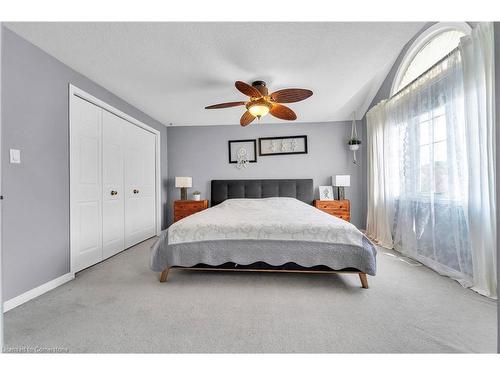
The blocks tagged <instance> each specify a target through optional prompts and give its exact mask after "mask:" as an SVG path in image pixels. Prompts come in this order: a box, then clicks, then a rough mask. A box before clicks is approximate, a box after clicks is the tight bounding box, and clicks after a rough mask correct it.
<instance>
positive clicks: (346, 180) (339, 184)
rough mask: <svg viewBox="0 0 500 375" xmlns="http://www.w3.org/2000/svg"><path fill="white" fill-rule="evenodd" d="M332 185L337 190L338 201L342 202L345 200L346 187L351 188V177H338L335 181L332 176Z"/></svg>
mask: <svg viewBox="0 0 500 375" xmlns="http://www.w3.org/2000/svg"><path fill="white" fill-rule="evenodd" d="M332 185H334V186H335V187H336V188H337V191H338V199H339V200H340V201H341V200H343V199H345V194H344V186H351V176H350V175H348V174H345V175H344V174H341V175H336V176H335V179H334V178H333V176H332Z"/></svg>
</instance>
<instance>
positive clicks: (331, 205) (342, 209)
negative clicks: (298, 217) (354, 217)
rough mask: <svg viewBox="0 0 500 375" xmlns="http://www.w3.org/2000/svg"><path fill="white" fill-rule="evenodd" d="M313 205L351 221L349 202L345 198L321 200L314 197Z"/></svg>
mask: <svg viewBox="0 0 500 375" xmlns="http://www.w3.org/2000/svg"><path fill="white" fill-rule="evenodd" d="M314 207H316V208H318V209H320V210H321V211H324V212H326V213H328V214H330V215H333V216H337V217H340V218H341V219H344V220H345V221H351V203H350V202H349V201H348V200H347V199H344V200H341V201H322V200H318V199H316V200H315V201H314Z"/></svg>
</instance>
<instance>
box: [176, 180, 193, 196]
mask: <svg viewBox="0 0 500 375" xmlns="http://www.w3.org/2000/svg"><path fill="white" fill-rule="evenodd" d="M192 186H193V178H192V177H176V178H175V187H176V188H180V189H181V200H183V201H187V188H190V187H192Z"/></svg>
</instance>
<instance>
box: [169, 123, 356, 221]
mask: <svg viewBox="0 0 500 375" xmlns="http://www.w3.org/2000/svg"><path fill="white" fill-rule="evenodd" d="M359 130H360V131H361V133H360V135H361V137H362V139H366V136H365V134H364V132H363V130H362V129H359ZM350 132H351V123H350V122H349V121H345V122H333V123H320V124H309V123H307V124H304V123H302V124H295V123H283V124H266V125H264V124H263V125H259V124H252V125H250V126H248V127H245V128H242V127H241V126H239V125H234V126H227V125H224V126H195V127H169V128H168V191H169V193H168V197H169V200H168V218H169V223H172V218H173V213H172V205H173V200H175V199H179V198H180V192H179V191H178V189H175V187H174V177H175V176H192V177H193V188H192V189H190V190H189V193H191V192H193V191H194V190H199V191H201V193H202V198H207V199H210V180H213V179H249V178H313V179H314V187H315V196H316V197H318V186H320V185H331V176H332V175H335V174H350V175H351V187H349V188H346V197H347V198H348V199H350V200H351V203H352V208H351V217H352V222H353V224H355V225H356V226H358V227H360V228H364V221H365V218H364V217H365V215H366V212H365V211H364V207H363V202H362V197H364V196H366V184H364V183H363V180H364V179H363V176H362V173H363V172H362V168H361V167H358V166H355V165H354V164H353V163H352V152H350V151H349V150H348V149H347V146H346V143H347V141H348V139H349V136H350ZM289 135H307V140H308V151H309V152H308V154H298V155H276V156H261V157H258V158H257V163H250V164H249V165H248V167H247V168H246V169H243V170H239V169H237V168H236V167H235V164H229V159H228V158H229V156H228V140H234V139H257V138H259V137H273V136H289ZM361 150H362V151H361V153H362V154H363V155H364V148H362V149H361ZM363 155H358V158H359V159H360V160H363V159H364V156H363Z"/></svg>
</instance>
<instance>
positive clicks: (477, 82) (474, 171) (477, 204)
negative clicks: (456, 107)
mask: <svg viewBox="0 0 500 375" xmlns="http://www.w3.org/2000/svg"><path fill="white" fill-rule="evenodd" d="M493 35H494V31H493V24H491V23H483V24H479V25H478V26H477V27H476V28H474V29H473V30H472V35H471V37H469V38H464V39H463V40H462V42H461V43H460V46H459V47H460V53H461V55H462V58H463V70H464V87H465V108H466V111H465V114H466V116H465V125H466V138H467V149H468V152H467V156H468V162H469V164H470V166H471V168H470V171H469V181H468V195H469V210H468V219H469V226H470V239H471V245H472V264H473V289H474V290H476V291H477V292H479V293H481V294H484V295H487V296H490V297H496V295H497V285H496V280H497V275H496V241H497V233H496V196H495V183H494V181H495V115H494V114H495V107H494V106H495V89H494V82H495V77H494V74H495V73H494V72H495V66H494V64H495V61H494V56H493V52H494V41H493Z"/></svg>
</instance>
